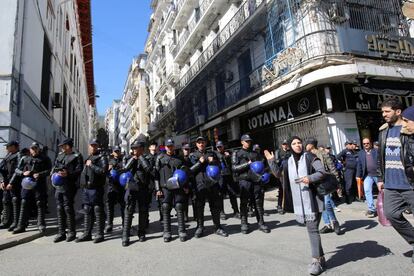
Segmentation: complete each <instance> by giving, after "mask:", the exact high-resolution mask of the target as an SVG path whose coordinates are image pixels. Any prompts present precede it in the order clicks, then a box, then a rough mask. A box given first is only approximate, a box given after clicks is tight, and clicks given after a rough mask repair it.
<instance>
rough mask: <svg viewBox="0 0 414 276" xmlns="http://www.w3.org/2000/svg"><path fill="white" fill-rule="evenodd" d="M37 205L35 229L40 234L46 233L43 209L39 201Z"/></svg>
mask: <svg viewBox="0 0 414 276" xmlns="http://www.w3.org/2000/svg"><path fill="white" fill-rule="evenodd" d="M36 205H37V228H38V229H39V232H40V233H44V232H45V231H46V221H45V207H44V204H43V202H42V201H41V200H38V201H36Z"/></svg>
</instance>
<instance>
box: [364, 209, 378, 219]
mask: <svg viewBox="0 0 414 276" xmlns="http://www.w3.org/2000/svg"><path fill="white" fill-rule="evenodd" d="M376 215H377V214H376V212H374V211H371V210H368V211H367V212H366V213H365V216H367V218H374V217H376Z"/></svg>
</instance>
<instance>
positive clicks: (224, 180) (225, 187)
mask: <svg viewBox="0 0 414 276" xmlns="http://www.w3.org/2000/svg"><path fill="white" fill-rule="evenodd" d="M219 187H220V196H221V198H222V199H221V207H220V209H221V211H224V202H223V201H224V198H225V197H226V195H229V199H230V203H231V207H232V208H233V212H235V213H238V212H239V208H238V206H237V196H238V194H239V192H240V189H239V187H238V185H237V183H235V182H234V181H233V177H232V176H231V175H223V176H221V177H220V180H219Z"/></svg>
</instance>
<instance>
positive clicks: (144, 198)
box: [124, 189, 148, 234]
mask: <svg viewBox="0 0 414 276" xmlns="http://www.w3.org/2000/svg"><path fill="white" fill-rule="evenodd" d="M124 200H125V214H126V213H128V215H129V216H132V215H133V214H134V212H135V207H136V206H137V205H138V233H139V234H145V229H146V228H147V223H148V220H147V218H148V189H140V190H139V191H131V190H130V189H127V190H126V192H125V197H124Z"/></svg>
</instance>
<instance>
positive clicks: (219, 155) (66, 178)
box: [0, 135, 270, 246]
mask: <svg viewBox="0 0 414 276" xmlns="http://www.w3.org/2000/svg"><path fill="white" fill-rule="evenodd" d="M241 144H242V148H241V150H239V151H234V152H233V154H232V155H231V154H230V153H229V152H228V151H225V150H224V145H223V143H222V142H220V141H219V142H218V143H217V144H216V149H217V150H216V151H213V150H207V148H206V139H205V138H204V137H202V136H200V137H198V138H197V139H196V149H195V150H194V152H191V153H190V146H189V145H188V144H186V145H183V147H182V151H183V154H182V155H178V154H177V152H176V150H175V145H174V141H173V140H172V139H168V140H167V141H166V143H165V146H166V152H164V153H160V154H158V155H157V154H156V146H157V145H156V144H154V143H153V144H151V145H150V147H149V149H150V152H149V153H148V154H145V153H144V151H145V137H144V136H141V137H139V138H138V139H137V140H136V141H135V142H134V143H133V144H132V145H131V155H125V156H124V157H123V156H122V155H121V152H120V148H119V147H115V148H114V149H113V152H112V154H111V155H110V156H109V158H108V156H107V155H106V154H105V153H103V152H100V151H99V149H98V147H99V145H98V141H96V140H92V141H90V143H89V156H88V157H87V158H86V160H85V161H84V160H83V157H82V155H81V154H80V153H78V152H76V151H74V149H73V140H72V139H70V138H69V139H66V140H64V141H63V142H62V143H61V144H59V147H60V149H61V152H60V153H59V154H58V156H57V158H56V160H55V162H54V166H53V167H52V165H51V161H50V159H49V158H48V157H47V156H46V154H42V152H41V149H40V146H39V145H38V144H37V143H33V144H32V145H31V146H30V154H29V155H27V156H26V155H22V154H21V153H19V145H18V142H16V141H12V142H10V143H8V144H7V145H6V148H7V151H8V153H7V156H6V157H5V158H4V160H3V161H2V163H1V166H0V169H1V179H0V180H1V188H2V192H3V197H2V198H3V205H2V206H3V211H2V221H1V224H0V227H1V228H8V229H9V231H13V233H21V232H24V231H25V229H26V227H27V225H28V217H29V214H30V210H29V208H30V205H29V204H30V200H31V199H32V198H33V199H34V201H35V203H36V206H37V214H38V228H39V231H41V232H44V231H45V228H46V224H45V206H46V204H47V184H46V183H47V179H48V176H49V175H51V182H52V185H53V187H54V188H55V201H56V213H57V222H58V233H57V235H56V237H55V239H54V242H60V241H64V240H66V241H67V242H70V241H73V240H76V242H82V241H90V240H92V228H93V224H94V221H96V226H97V231H96V235H95V237H94V242H95V243H98V242H101V241H103V240H104V232H107V233H109V232H111V231H112V230H113V219H114V207H115V205H116V204H117V203H118V204H119V205H120V208H121V215H122V225H123V231H122V245H123V246H128V245H129V244H130V234H131V227H132V219H133V214H134V212H135V209H136V207H138V221H139V223H138V238H139V241H145V240H146V237H145V236H146V229H147V227H148V222H149V219H148V218H149V206H150V204H151V201H152V197H153V193H154V192H155V194H156V198H157V200H158V202H159V208H160V220H161V221H162V224H163V232H164V233H163V238H164V241H165V242H169V241H171V239H172V234H171V209H172V208H175V210H176V212H177V222H178V235H179V238H180V240H181V241H185V240H186V239H187V234H186V229H185V221H187V220H188V204H189V200H190V199H191V200H192V202H193V204H192V205H193V211H194V219H195V220H196V221H197V229H196V232H195V237H196V238H200V237H202V236H203V235H204V207H205V203H206V201H208V202H209V205H210V211H211V215H212V220H213V223H214V226H215V233H216V234H217V235H220V236H223V237H227V236H228V234H227V233H226V231H225V230H224V228H223V227H222V225H221V223H220V218H221V219H225V218H226V215H225V213H224V204H223V200H224V198H225V194H226V193H227V194H228V195H229V198H230V202H231V206H232V208H233V212H234V213H233V216H234V217H237V218H238V217H240V218H241V231H242V233H245V234H246V233H248V230H249V229H248V223H247V209H248V208H247V205H248V203H249V201H250V203H251V204H253V205H254V206H255V209H256V217H257V221H258V224H259V229H260V230H261V231H263V232H265V233H268V232H270V230H269V228H268V227H267V226H266V225H265V223H264V220H263V215H264V209H263V199H264V188H263V187H264V185H263V184H264V181H265V180H263V172H255V171H254V170H252V169H251V166H252V164H253V163H263V166H264V163H265V160H264V158H263V156H262V155H261V154H260V153H258V152H255V151H253V150H252V139H251V138H250V136H249V135H243V136H242V137H241ZM107 180H108V182H107ZM106 183H108V190H107V196H106V201H104V195H105V190H104V189H105V184H106ZM79 187H80V188H81V194H82V210H81V213H82V214H83V215H84V232H83V234H82V235H81V236H80V237H78V238H76V221H75V210H74V198H75V195H76V192H77V190H78V188H79ZM239 194H240V213H239V208H238V205H237V196H238V195H239ZM105 203H106V209H107V210H106V221H107V223H106V227H105V211H104V209H105V208H104V205H105Z"/></svg>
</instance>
